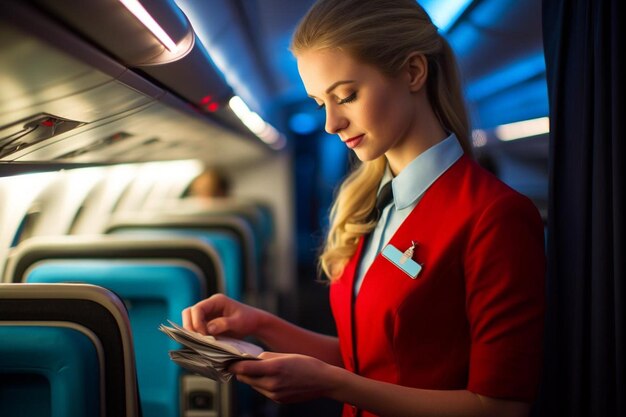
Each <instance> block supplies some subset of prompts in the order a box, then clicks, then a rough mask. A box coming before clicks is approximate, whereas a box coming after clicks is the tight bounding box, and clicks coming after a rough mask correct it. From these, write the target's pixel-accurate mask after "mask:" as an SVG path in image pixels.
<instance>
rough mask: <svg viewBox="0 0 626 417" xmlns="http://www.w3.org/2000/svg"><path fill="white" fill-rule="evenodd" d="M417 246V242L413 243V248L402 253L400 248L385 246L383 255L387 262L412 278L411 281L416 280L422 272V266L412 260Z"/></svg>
mask: <svg viewBox="0 0 626 417" xmlns="http://www.w3.org/2000/svg"><path fill="white" fill-rule="evenodd" d="M416 245H417V243H416V242H413V241H411V247H409V248H408V249H407V250H405V251H404V252H401V251H400V250H398V248H396V247H395V246H393V245H391V244H389V245H387V246H385V248H384V249H383V251H382V254H383V256H384V257H385V258H386V259H387V260H389V261H390V262H391V263H393V264H394V265H395V266H397V267H398V268H400V269H401V270H402V271H403V272H404V273H406V274H407V275H408V276H409V277H411V279H415V278H417V276H418V275H419V273H420V272H421V270H422V266H421V265H420V264H418V263H417V262H415V261H414V260H413V259H412V258H413V252H414V250H415V246H416Z"/></svg>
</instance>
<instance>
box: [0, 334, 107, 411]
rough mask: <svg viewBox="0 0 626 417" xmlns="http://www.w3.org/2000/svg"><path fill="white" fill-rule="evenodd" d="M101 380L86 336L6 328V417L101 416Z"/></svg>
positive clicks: (0, 396) (0, 357) (1, 386)
mask: <svg viewBox="0 0 626 417" xmlns="http://www.w3.org/2000/svg"><path fill="white" fill-rule="evenodd" d="M101 376H102V374H101V369H100V366H99V360H98V352H97V349H96V346H95V345H94V341H93V340H92V339H90V338H89V336H88V335H87V334H86V333H84V332H81V331H80V330H78V329H73V328H67V327H55V326H54V325H53V324H50V325H47V326H44V325H32V326H25V325H0V416H38V417H62V416H98V415H100V414H101V413H100V411H101V410H100V390H101V388H103V387H102V384H101V381H100V378H101Z"/></svg>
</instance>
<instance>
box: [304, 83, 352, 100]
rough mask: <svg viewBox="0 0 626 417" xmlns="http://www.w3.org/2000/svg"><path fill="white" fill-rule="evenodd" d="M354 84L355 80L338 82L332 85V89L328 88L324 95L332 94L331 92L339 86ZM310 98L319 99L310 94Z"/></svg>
mask: <svg viewBox="0 0 626 417" xmlns="http://www.w3.org/2000/svg"><path fill="white" fill-rule="evenodd" d="M353 82H355V80H341V81H336V82H334V83H332V84H331V85H330V87H328V88H327V89H326V91H325V92H324V93H326V94H328V93H330V92H331V91H333V90H334V89H335V88H337V87H339V86H340V85H342V84H350V83H353ZM308 96H309V97H311V98H317V97H315V96H313V95H311V94H308Z"/></svg>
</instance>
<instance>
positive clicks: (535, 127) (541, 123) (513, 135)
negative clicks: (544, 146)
mask: <svg viewBox="0 0 626 417" xmlns="http://www.w3.org/2000/svg"><path fill="white" fill-rule="evenodd" d="M495 132H496V136H497V137H498V139H500V140H503V141H509V140H515V139H522V138H527V137H530V136H537V135H543V134H545V133H548V132H550V118H549V117H540V118H538V119H531V120H524V121H522V122H515V123H509V124H506V125H500V126H498V127H496V131H495Z"/></svg>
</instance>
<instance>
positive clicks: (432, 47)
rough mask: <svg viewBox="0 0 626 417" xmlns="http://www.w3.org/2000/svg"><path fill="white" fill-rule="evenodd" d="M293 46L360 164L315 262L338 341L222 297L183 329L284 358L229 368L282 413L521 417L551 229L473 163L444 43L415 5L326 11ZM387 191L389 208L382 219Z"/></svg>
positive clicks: (536, 347)
mask: <svg viewBox="0 0 626 417" xmlns="http://www.w3.org/2000/svg"><path fill="white" fill-rule="evenodd" d="M292 51H293V53H294V54H295V56H296V58H297V61H298V69H299V71H300V75H301V78H302V80H303V83H304V85H305V88H306V90H307V93H308V94H309V96H310V97H311V98H312V99H313V100H315V101H316V102H317V104H318V105H319V106H320V109H324V110H325V112H326V130H327V131H328V132H329V133H333V134H337V135H338V136H339V138H340V139H341V140H342V141H343V142H344V143H345V144H346V146H348V147H349V148H350V149H352V150H353V151H354V152H355V154H356V155H357V157H358V158H359V159H360V160H361V161H362V164H361V165H360V166H359V167H358V168H357V169H356V170H355V171H354V172H353V173H352V174H351V175H350V176H349V177H348V178H347V179H346V180H345V181H344V183H343V184H342V186H341V188H340V191H339V194H338V196H337V199H336V201H335V203H334V205H333V208H332V211H331V226H330V230H329V233H328V237H327V240H326V244H325V247H324V249H323V251H322V254H321V256H320V266H321V269H322V270H323V271H324V273H325V274H326V276H328V277H329V280H330V283H331V284H330V288H331V290H330V293H331V306H332V310H333V315H334V317H335V321H336V324H337V331H338V337H337V338H335V337H329V336H324V335H319V334H316V333H313V332H309V331H307V330H304V329H301V328H299V327H297V326H294V325H292V324H290V323H287V322H286V321H283V320H281V319H279V318H277V317H275V316H273V315H270V314H268V313H266V312H264V311H261V310H258V309H254V308H252V307H249V306H245V305H242V304H240V303H237V302H235V301H233V300H230V299H228V298H226V297H225V296H222V295H215V296H213V297H211V298H209V299H207V300H204V301H202V302H200V303H198V304H197V305H195V306H193V307H191V308H188V309H186V310H185V311H184V312H183V322H184V326H185V327H186V328H189V329H193V330H196V331H199V332H201V333H207V332H208V333H210V334H227V335H231V336H236V337H244V336H248V335H253V336H255V337H256V338H258V339H260V340H261V341H262V342H263V343H265V344H266V345H267V347H268V348H269V349H270V350H271V351H273V352H282V353H270V352H267V353H264V354H263V355H262V359H263V360H262V361H241V362H238V363H235V364H233V365H232V366H231V368H230V369H231V370H232V371H233V372H234V373H235V374H236V375H237V378H238V380H240V381H243V382H245V383H248V384H250V385H252V386H253V387H254V388H255V389H256V390H258V391H260V392H261V393H263V394H264V395H266V396H268V397H269V398H271V399H273V400H275V401H279V402H292V401H301V400H307V399H312V398H316V397H320V396H326V397H330V398H333V399H335V400H337V401H341V402H344V403H345V404H346V406H345V407H344V415H346V416H347V415H363V416H366V415H384V416H500V417H507V416H527V415H528V414H529V409H530V403H531V402H532V400H533V398H534V395H535V391H536V389H537V385H538V379H539V372H540V362H541V335H542V328H543V327H542V326H543V322H542V317H543V280H544V269H545V265H544V262H545V260H544V254H543V228H542V223H541V219H540V217H539V214H538V212H537V210H536V209H535V208H534V206H533V204H532V203H531V202H530V200H528V199H527V198H526V197H523V196H521V195H520V194H518V193H517V192H515V191H513V190H512V189H510V188H509V187H507V186H506V185H504V184H503V183H501V182H500V181H499V180H497V179H496V178H495V177H493V176H492V175H491V174H489V173H488V172H487V171H485V170H483V169H482V168H480V167H479V166H478V165H477V164H476V163H475V162H474V161H473V160H472V159H471V146H470V144H469V136H470V133H469V132H470V130H469V126H468V121H467V116H466V110H465V108H464V103H463V99H462V95H461V89H460V85H459V81H458V74H457V69H456V64H455V59H454V57H453V54H452V51H451V49H450V47H449V46H448V44H447V42H446V41H445V40H444V39H443V38H442V37H441V36H440V35H439V33H438V32H437V28H436V27H435V26H434V25H433V24H432V23H431V21H430V18H429V17H428V16H427V14H426V13H425V12H424V10H423V9H422V8H421V7H420V6H419V5H417V4H416V3H415V1H414V0H367V1H366V0H320V1H318V2H317V3H316V4H315V5H314V6H313V7H312V9H311V10H310V11H309V12H308V14H307V15H306V16H305V17H304V19H303V20H302V21H301V23H300V25H299V26H298V28H297V30H296V32H295V35H294V38H293V42H292ZM390 180H391V182H390V184H391V189H392V191H393V198H392V200H391V202H390V203H387V204H386V206H385V205H384V204H382V205H380V206H379V208H378V209H376V208H375V207H374V206H375V204H376V195H377V192H378V191H379V190H380V191H381V193H380V194H388V193H387V191H388V190H389V187H388V186H387V187H383V185H385V184H386V183H388V182H389V181H390ZM383 190H385V191H384V192H383ZM372 213H374V215H373V214H372ZM379 216H380V220H378V217H379Z"/></svg>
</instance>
